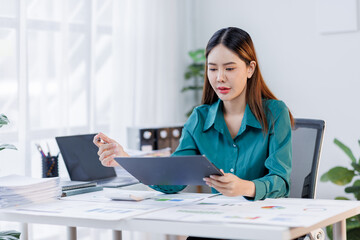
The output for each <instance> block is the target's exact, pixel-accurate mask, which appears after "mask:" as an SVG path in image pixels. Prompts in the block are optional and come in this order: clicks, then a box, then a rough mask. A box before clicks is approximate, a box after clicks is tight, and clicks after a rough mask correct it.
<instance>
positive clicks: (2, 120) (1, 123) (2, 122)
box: [0, 114, 9, 128]
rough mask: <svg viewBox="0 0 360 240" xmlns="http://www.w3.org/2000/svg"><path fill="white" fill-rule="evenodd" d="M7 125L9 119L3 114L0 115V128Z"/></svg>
mask: <svg viewBox="0 0 360 240" xmlns="http://www.w3.org/2000/svg"><path fill="white" fill-rule="evenodd" d="M8 123H9V119H8V118H7V117H6V116H5V115H4V114H0V128H1V127H2V126H4V125H6V124H8Z"/></svg>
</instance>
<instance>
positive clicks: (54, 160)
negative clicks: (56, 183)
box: [42, 156, 59, 178]
mask: <svg viewBox="0 0 360 240" xmlns="http://www.w3.org/2000/svg"><path fill="white" fill-rule="evenodd" d="M58 176H59V157H58V156H46V157H42V177H43V178H49V177H58Z"/></svg>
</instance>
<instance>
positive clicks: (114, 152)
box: [93, 133, 129, 167]
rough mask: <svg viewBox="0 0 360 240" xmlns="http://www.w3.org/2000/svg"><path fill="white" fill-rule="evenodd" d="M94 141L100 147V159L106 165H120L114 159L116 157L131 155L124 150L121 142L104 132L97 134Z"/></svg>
mask: <svg viewBox="0 0 360 240" xmlns="http://www.w3.org/2000/svg"><path fill="white" fill-rule="evenodd" d="M93 143H94V144H95V145H96V146H98V147H99V151H98V155H99V160H100V162H101V164H102V165H103V166H105V167H117V166H120V165H119V164H118V163H117V162H116V161H115V160H114V158H115V157H129V154H127V153H126V152H125V151H124V149H123V147H122V146H121V145H120V144H119V143H117V142H116V141H115V140H113V139H111V138H109V137H108V136H106V135H105V134H103V133H99V134H97V135H96V136H95V137H94V139H93Z"/></svg>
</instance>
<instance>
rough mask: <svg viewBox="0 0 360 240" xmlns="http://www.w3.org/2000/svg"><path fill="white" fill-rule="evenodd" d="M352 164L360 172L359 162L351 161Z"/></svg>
mask: <svg viewBox="0 0 360 240" xmlns="http://www.w3.org/2000/svg"><path fill="white" fill-rule="evenodd" d="M351 166H352V167H353V168H354V169H355V170H356V171H358V172H360V165H359V164H358V163H354V162H353V163H351Z"/></svg>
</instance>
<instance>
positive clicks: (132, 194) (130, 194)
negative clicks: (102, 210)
mask: <svg viewBox="0 0 360 240" xmlns="http://www.w3.org/2000/svg"><path fill="white" fill-rule="evenodd" d="M161 194H162V193H159V192H153V191H133V190H119V191H114V192H108V193H105V197H107V198H110V199H112V200H117V201H142V200H145V199H148V198H152V197H156V196H159V195H161Z"/></svg>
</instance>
